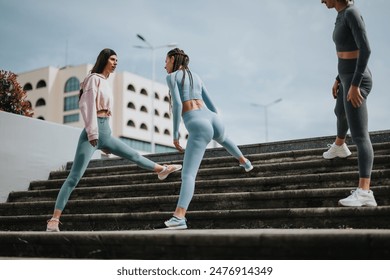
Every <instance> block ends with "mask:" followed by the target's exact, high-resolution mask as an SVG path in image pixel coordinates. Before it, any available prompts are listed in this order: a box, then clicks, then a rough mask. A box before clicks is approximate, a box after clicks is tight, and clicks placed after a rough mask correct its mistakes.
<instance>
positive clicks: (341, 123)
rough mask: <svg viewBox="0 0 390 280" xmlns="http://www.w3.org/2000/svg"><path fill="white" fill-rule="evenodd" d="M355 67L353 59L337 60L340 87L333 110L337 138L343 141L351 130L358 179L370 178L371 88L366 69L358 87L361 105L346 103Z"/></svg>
mask: <svg viewBox="0 0 390 280" xmlns="http://www.w3.org/2000/svg"><path fill="white" fill-rule="evenodd" d="M355 67H356V60H355V59H339V64H338V68H339V77H340V80H341V85H340V87H339V94H338V96H337V101H336V107H335V110H334V112H335V114H336V116H337V136H338V137H339V138H341V139H345V137H346V135H347V132H348V129H350V130H351V136H352V141H353V142H354V143H355V144H356V147H357V151H358V164H359V177H360V178H370V177H371V171H372V165H373V161H374V151H373V148H372V144H371V140H370V135H369V134H368V112H367V97H368V94H369V93H370V91H371V88H372V77H371V72H370V70H369V69H368V68H367V69H366V70H365V72H364V76H363V80H362V82H361V85H360V92H361V94H362V96H363V97H364V101H363V104H362V105H361V106H360V107H359V108H355V107H353V106H352V103H351V102H350V101H347V95H348V90H349V88H350V86H351V81H352V77H353V73H354V71H355Z"/></svg>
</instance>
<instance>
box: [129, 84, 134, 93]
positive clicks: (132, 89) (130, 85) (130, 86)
mask: <svg viewBox="0 0 390 280" xmlns="http://www.w3.org/2000/svg"><path fill="white" fill-rule="evenodd" d="M127 90H130V91H134V92H135V87H134V86H133V85H132V84H129V85H128V86H127Z"/></svg>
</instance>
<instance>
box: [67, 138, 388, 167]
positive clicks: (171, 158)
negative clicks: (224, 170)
mask: <svg viewBox="0 0 390 280" xmlns="http://www.w3.org/2000/svg"><path fill="white" fill-rule="evenodd" d="M370 138H371V142H372V144H373V145H375V144H377V143H380V144H381V143H382V144H383V143H388V142H390V130H385V131H373V132H370ZM334 139H335V136H322V137H312V138H304V139H296V140H286V141H277V142H269V143H261V144H249V145H240V146H239V147H240V149H241V151H242V152H243V154H244V155H256V154H272V153H279V152H287V153H291V152H292V153H294V152H295V151H298V152H299V151H304V150H310V149H318V153H319V155H322V153H323V152H324V151H325V150H327V144H331V143H333V142H334ZM346 142H347V144H348V146H349V147H352V146H353V143H352V141H351V137H350V136H349V135H348V137H347V141H346ZM352 148H353V147H352ZM228 156H230V155H229V154H228V153H227V151H226V150H225V149H224V148H213V149H208V150H206V152H205V154H204V159H203V161H205V160H207V159H208V158H215V157H228ZM269 156H270V158H271V157H272V155H269ZM146 157H148V158H150V159H152V160H153V161H156V162H176V161H178V160H182V159H183V154H180V153H176V152H173V153H164V154H154V155H146ZM71 164H72V163H71V162H68V164H67V169H70V165H71ZM126 164H127V165H128V164H132V162H130V161H128V160H126V159H122V158H110V159H106V160H92V161H91V162H90V164H89V166H88V167H89V168H94V167H108V166H118V165H126Z"/></svg>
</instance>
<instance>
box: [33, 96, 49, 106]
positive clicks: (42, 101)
mask: <svg viewBox="0 0 390 280" xmlns="http://www.w3.org/2000/svg"><path fill="white" fill-rule="evenodd" d="M45 105H46V101H45V99H43V98H39V99H38V100H37V102H36V103H35V107H40V106H45Z"/></svg>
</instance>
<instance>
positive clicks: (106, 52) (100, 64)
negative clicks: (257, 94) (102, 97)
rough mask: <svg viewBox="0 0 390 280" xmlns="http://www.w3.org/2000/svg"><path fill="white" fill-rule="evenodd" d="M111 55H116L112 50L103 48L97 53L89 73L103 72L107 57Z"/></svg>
mask: <svg viewBox="0 0 390 280" xmlns="http://www.w3.org/2000/svg"><path fill="white" fill-rule="evenodd" d="M112 55H116V52H115V51H113V50H112V49H103V50H102V51H101V52H100V53H99V55H98V57H97V59H96V62H95V65H94V66H93V67H92V70H91V73H98V74H101V73H103V70H104V68H105V67H106V65H107V62H108V59H109V58H110V56H112Z"/></svg>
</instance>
